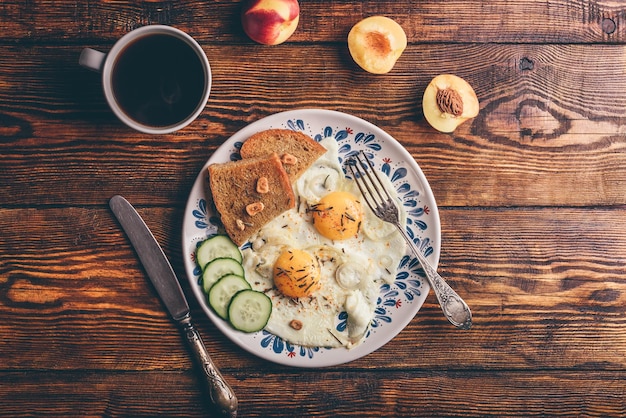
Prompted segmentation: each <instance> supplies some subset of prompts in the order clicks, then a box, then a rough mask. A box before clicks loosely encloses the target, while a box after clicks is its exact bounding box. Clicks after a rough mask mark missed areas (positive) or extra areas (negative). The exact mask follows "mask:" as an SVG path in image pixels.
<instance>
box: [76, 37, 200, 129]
mask: <svg viewBox="0 0 626 418" xmlns="http://www.w3.org/2000/svg"><path fill="white" fill-rule="evenodd" d="M79 64H80V65H82V66H83V67H85V68H88V69H91V70H93V71H97V72H100V73H102V86H103V88H104V95H105V98H106V100H107V102H108V104H109V106H110V107H111V109H112V110H113V112H114V113H115V114H116V115H117V117H118V118H119V119H120V120H121V121H122V122H124V123H125V124H126V125H128V126H130V127H131V128H133V129H136V130H137V131H140V132H145V133H150V134H166V133H170V132H174V131H177V130H179V129H181V128H184V127H185V126H187V125H189V124H190V123H191V122H193V121H194V120H195V119H196V118H197V117H198V115H200V113H201V112H202V111H203V109H204V107H205V106H206V103H207V100H208V99H209V93H210V91H211V81H212V78H211V67H210V65H209V60H208V59H207V56H206V54H205V53H204V51H203V49H202V47H200V45H198V43H197V42H196V41H195V40H194V39H193V38H192V37H191V36H189V35H188V34H186V33H185V32H183V31H181V30H179V29H176V28H173V27H171V26H165V25H149V26H143V27H141V28H139V29H135V30H133V31H132V32H129V33H127V34H126V35H124V36H123V37H122V38H120V39H119V40H118V41H117V42H116V43H115V45H113V48H111V50H110V51H109V52H108V53H103V52H100V51H96V50H94V49H91V48H85V49H83V51H82V53H81V55H80V59H79Z"/></svg>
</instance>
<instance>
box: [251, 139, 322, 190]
mask: <svg viewBox="0 0 626 418" xmlns="http://www.w3.org/2000/svg"><path fill="white" fill-rule="evenodd" d="M239 152H240V154H241V158H244V159H246V158H252V157H259V156H263V155H268V154H271V153H274V152H275V153H277V154H278V156H279V157H280V158H281V161H282V162H283V166H284V167H285V171H287V174H288V175H289V179H290V180H291V182H292V183H293V182H295V181H296V180H297V179H298V178H299V177H300V175H302V173H304V172H305V171H306V169H307V168H309V167H310V166H311V164H313V163H314V162H315V160H317V159H318V158H319V157H320V156H322V155H323V154H324V153H325V152H326V148H324V147H323V146H322V145H320V143H319V142H317V141H315V140H314V139H313V138H311V137H310V136H308V135H306V134H304V133H302V132H298V131H292V130H290V129H268V130H265V131H261V132H258V133H256V134H254V135H252V136H251V137H250V138H248V139H247V140H246V141H245V142H244V143H243V145H242V147H241V150H240V151H239ZM290 156H293V157H295V161H294V160H293V159H291V158H290Z"/></svg>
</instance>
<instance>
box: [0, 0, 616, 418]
mask: <svg viewBox="0 0 626 418" xmlns="http://www.w3.org/2000/svg"><path fill="white" fill-rule="evenodd" d="M239 9H240V3H239V1H187V0H180V1H142V2H138V1H116V2H112V1H103V0H100V1H83V2H76V1H68V0H59V1H55V2H49V1H43V0H32V1H27V2H24V1H22V0H5V1H3V2H2V3H1V4H0V26H1V27H2V33H1V34H0V155H1V156H2V157H1V160H0V161H1V162H0V230H1V231H2V233H1V235H0V356H1V360H0V364H1V366H0V414H2V415H6V416H12V417H16V416H59V417H67V416H107V417H112V416H157V415H162V416H201V415H211V414H212V410H211V409H210V407H209V406H208V404H207V401H206V397H205V396H204V394H203V391H202V390H201V387H200V379H199V377H198V373H197V370H196V369H195V368H194V365H193V363H192V360H191V357H190V355H189V351H188V350H187V348H186V347H185V345H184V344H183V341H182V339H181V336H180V334H179V333H178V331H177V329H176V327H175V325H174V323H173V322H172V321H171V320H170V318H169V317H168V315H167V313H166V312H165V311H164V309H163V306H162V305H161V303H160V301H159V300H158V299H157V297H156V295H155V293H154V291H153V289H152V287H151V285H150V283H149V282H148V280H147V277H146V275H145V273H144V270H143V269H142V267H141V265H140V264H139V261H138V259H137V257H136V254H135V252H134V251H133V249H132V247H131V246H130V243H129V241H128V240H127V238H126V236H125V234H124V233H123V232H122V231H121V230H120V227H119V225H118V223H117V222H116V221H115V219H114V218H113V216H112V214H111V212H110V210H109V208H108V204H107V203H108V200H109V198H110V197H111V196H113V195H115V194H122V195H124V196H125V197H126V198H127V199H128V200H130V201H131V202H132V203H133V204H135V205H136V206H137V208H138V209H139V212H140V214H141V215H142V216H144V217H145V219H146V221H147V223H148V225H149V226H150V227H151V229H152V230H153V232H154V234H155V236H156V237H157V239H158V240H159V241H160V243H161V244H162V245H163V247H164V250H165V252H166V253H167V255H168V256H169V258H170V259H171V260H172V264H173V266H174V269H175V270H176V271H177V273H178V274H179V275H180V277H181V279H182V280H181V282H182V284H183V288H184V290H185V292H186V293H187V294H188V295H189V296H190V297H189V300H190V304H191V307H192V315H193V316H194V317H195V319H196V323H197V326H198V328H199V330H200V333H201V335H202V336H203V337H204V340H205V342H207V345H208V346H209V350H210V352H211V354H212V357H213V359H214V361H215V362H216V363H217V365H218V366H219V368H220V370H221V371H222V373H223V374H224V376H225V377H226V378H227V379H228V381H229V382H230V384H231V385H232V387H233V388H234V390H235V392H236V393H237V395H238V398H239V405H240V407H239V413H240V416H257V417H260V416H264V417H265V416H359V417H361V416H371V417H378V416H411V417H417V416H424V417H434V416H446V415H451V416H525V417H528V416H553V415H557V416H568V417H570V416H620V415H622V416H623V415H625V414H626V406H625V403H624V393H625V392H626V315H625V313H626V267H625V265H626V235H625V233H624V231H625V230H626V137H625V133H626V118H625V116H626V41H625V39H626V29H625V25H624V15H625V14H626V5H624V4H622V3H621V2H616V1H614V2H607V1H604V2H602V1H591V2H577V1H567V0H564V1H555V0H554V1H552V0H550V1H532V0H520V1H516V2H510V1H505V0H491V1H456V0H450V1H445V2H442V1H434V0H424V1H419V2H413V1H408V0H394V1H388V0H385V1H381V0H372V1H346V0H335V1H330V2H324V1H320V0H311V1H302V4H301V9H302V11H301V21H300V24H299V27H298V30H297V32H296V33H295V35H294V36H293V37H292V38H290V39H289V41H288V42H287V43H285V44H282V45H279V46H271V47H268V46H262V45H258V44H255V43H253V42H252V41H250V40H249V39H248V38H247V37H246V36H245V35H244V33H243V31H242V29H241V26H240V23H239V17H238V13H239ZM376 14H382V15H386V16H388V17H391V18H393V19H395V20H396V21H397V22H398V23H400V24H401V26H402V27H403V28H404V30H405V31H406V33H407V36H408V39H409V46H408V47H407V49H406V51H405V52H404V54H403V55H402V57H401V58H400V60H399V62H398V63H397V65H396V67H395V68H394V69H393V71H392V72H390V73H389V74H387V75H372V74H368V73H366V72H364V71H362V70H360V69H359V68H358V67H357V66H356V65H355V64H354V63H353V61H352V59H351V57H350V56H349V54H348V50H347V45H346V37H347V33H348V31H349V30H350V28H351V26H352V25H353V24H354V23H356V22H357V21H358V20H359V19H361V18H363V17H367V16H370V15H376ZM153 23H162V24H168V25H172V26H175V27H177V28H180V29H182V30H184V31H187V32H188V33H189V34H191V35H192V36H194V37H195V38H196V39H197V40H198V41H199V43H200V44H201V45H202V47H203V48H204V50H205V51H206V54H207V55H208V57H209V60H210V61H211V66H212V70H213V76H214V84H213V88H212V92H211V97H210V99H209V102H208V104H207V106H206V109H205V110H204V112H203V113H202V115H201V116H200V117H199V119H198V120H196V121H195V122H194V123H193V124H192V125H190V126H189V127H187V128H185V129H183V130H181V131H179V132H177V133H175V134H170V135H163V136H151V135H146V134H140V133H137V132H134V131H132V130H130V129H129V128H127V127H125V126H124V125H123V124H122V123H121V122H119V121H118V120H117V119H116V118H115V117H114V115H113V114H112V113H111V111H110V110H109V108H108V106H107V105H106V102H105V100H104V97H103V94H102V90H101V86H100V84H99V76H98V75H97V74H95V73H92V72H89V71H86V70H84V69H82V68H80V67H79V66H78V64H77V61H78V55H79V53H80V51H81V49H82V48H83V47H85V46H89V47H94V48H97V49H101V50H107V49H108V48H110V47H111V46H112V44H113V43H114V41H115V40H116V39H118V38H119V37H121V36H122V35H123V34H125V33H127V32H128V31H130V30H132V29H134V28H137V27H139V26H142V25H147V24H153ZM441 73H453V74H457V75H459V76H461V77H463V78H465V79H466V80H468V81H469V82H470V83H471V84H472V86H473V87H474V88H475V90H476V93H477V95H478V98H479V100H480V102H481V112H480V114H479V116H478V117H477V118H476V119H474V120H473V121H471V122H468V123H466V124H464V125H462V126H461V127H460V128H459V129H457V131H456V132H454V133H453V134H441V133H437V132H435V131H434V130H433V129H432V128H430V127H429V125H428V124H427V123H426V122H425V120H424V118H423V115H422V109H421V98H422V93H423V91H424V89H425V87H426V85H427V84H428V82H429V81H430V80H431V79H432V78H433V77H434V76H435V75H437V74H441ZM297 108H323V109H332V110H339V111H342V112H346V113H349V114H352V115H355V116H358V117H361V118H363V119H366V120H368V121H370V122H372V123H374V124H376V125H377V126H379V127H380V128H382V129H384V130H385V131H387V132H388V133H390V134H391V135H392V136H394V137H395V138H396V139H397V140H398V141H400V142H401V143H402V144H403V145H404V147H405V148H406V149H407V150H408V151H409V152H410V153H411V154H412V155H413V156H414V158H415V160H416V161H417V162H418V163H419V165H420V167H421V168H422V170H423V171H424V173H425V175H426V176H427V178H428V180H429V182H430V185H431V187H432V189H433V191H434V195H435V197H436V199H437V203H438V205H439V212H440V216H441V226H442V246H441V259H440V263H439V271H440V273H441V274H442V275H443V276H444V277H446V278H447V279H448V280H449V282H450V283H451V284H452V285H453V287H454V288H455V289H457V291H458V292H459V294H461V295H462V296H463V297H464V298H465V299H466V300H467V302H468V303H469V305H470V306H471V307H472V310H473V314H474V326H473V328H472V329H471V330H470V331H466V332H464V331H459V330H457V329H454V328H453V327H452V326H450V325H449V324H448V323H447V322H446V320H445V319H444V318H443V316H442V315H441V312H440V309H439V307H438V305H437V303H436V300H435V298H434V296H433V294H432V293H431V294H430V295H429V296H428V298H427V300H426V303H425V304H424V305H423V307H422V309H421V310H420V311H419V313H418V314H417V315H416V316H415V318H414V319H413V320H412V321H411V322H410V324H409V325H408V326H407V327H406V328H405V329H404V330H403V331H402V332H401V333H400V334H399V335H398V336H397V337H396V338H394V339H393V340H392V341H391V342H389V343H388V344H386V345H385V346H384V347H382V348H381V349H379V350H377V351H376V352H374V353H372V354H370V355H368V356H366V357H364V358H361V359H358V360H356V361H354V362H351V363H348V364H345V365H340V366H333V367H329V368H322V369H300V368H290V367H286V366H280V365H275V364H273V363H270V362H267V361H264V360H261V359H258V358H256V357H254V356H252V355H250V354H249V353H247V352H246V351H244V350H242V349H241V348H239V347H238V346H237V345H235V344H234V343H232V342H231V341H230V340H229V339H228V338H226V337H225V336H224V335H223V334H222V333H221V332H220V331H218V330H217V328H216V327H215V326H214V325H213V323H212V322H211V321H210V320H209V319H208V318H207V316H206V315H205V314H204V312H203V311H202V310H201V309H200V306H199V304H198V303H197V302H196V300H195V299H193V298H192V297H191V292H190V289H189V285H188V282H187V280H186V279H184V278H185V272H184V268H183V256H182V249H181V246H182V245H181V244H182V243H181V223H182V216H183V213H184V208H185V204H186V201H187V197H188V195H189V191H190V188H191V186H192V184H193V182H194V180H195V178H196V176H197V174H198V172H199V170H200V169H201V168H202V166H203V165H204V163H205V162H206V161H207V159H208V158H209V157H210V156H211V155H212V153H213V152H214V151H215V150H216V148H217V147H218V146H219V145H220V144H222V143H223V142H224V141H225V140H226V139H227V138H228V137H229V136H231V135H232V134H234V133H235V132H237V131H238V130H239V129H241V128H243V127H245V126H246V125H248V124H249V123H251V122H254V121H256V120H258V119H260V118H263V117H265V116H267V115H270V114H273V113H275V112H278V111H284V110H292V109H297Z"/></svg>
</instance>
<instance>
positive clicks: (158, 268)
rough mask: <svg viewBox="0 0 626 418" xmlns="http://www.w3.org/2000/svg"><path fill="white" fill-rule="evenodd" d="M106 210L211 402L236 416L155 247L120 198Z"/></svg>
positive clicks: (225, 387)
mask: <svg viewBox="0 0 626 418" xmlns="http://www.w3.org/2000/svg"><path fill="white" fill-rule="evenodd" d="M109 206H110V207H111V210H112V211H113V213H114V214H115V216H116V218H117V220H118V221H119V223H120V225H122V229H124V231H125V232H126V235H128V238H129V239H130V242H131V243H132V245H133V247H134V248H135V251H136V252H137V255H138V256H139V259H140V260H141V264H143V267H144V269H145V270H146V273H148V277H149V278H150V281H152V284H153V285H154V287H155V289H156V291H157V293H158V294H159V296H160V297H161V300H162V301H163V304H164V305H165V307H166V308H167V310H168V311H169V313H170V315H171V316H172V318H173V319H174V321H176V323H177V324H178V326H179V327H180V329H181V331H182V333H183V335H184V337H185V339H186V340H187V342H188V343H189V346H190V347H191V349H192V352H193V354H194V357H195V360H196V361H197V362H198V363H199V364H200V365H201V366H202V370H203V375H204V377H205V378H206V381H207V383H208V388H209V394H210V396H211V401H212V402H213V403H214V404H215V406H216V407H217V408H218V409H219V410H220V412H221V413H222V414H223V415H225V416H230V417H235V416H237V397H236V396H235V394H234V392H233V390H232V388H231V387H230V386H229V385H228V383H226V381H225V380H224V378H223V377H222V375H221V374H220V372H219V371H218V370H217V368H216V367H215V365H214V364H213V361H212V360H211V357H210V356H209V353H208V352H207V350H206V347H205V346H204V343H203V342H202V339H201V338H200V334H199V333H198V331H197V330H196V329H195V327H194V326H193V324H192V322H191V315H190V312H189V305H188V304H187V300H186V299H185V295H184V294H183V290H182V289H181V287H180V284H179V283H178V279H177V278H176V274H175V273H174V270H173V269H172V266H171V264H170V263H169V261H168V260H167V257H166V256H165V253H164V252H163V250H162V249H161V247H160V246H159V243H158V242H157V241H156V239H155V238H154V235H152V232H150V229H148V226H147V225H146V224H145V222H144V221H143V219H141V216H139V214H138V213H137V211H136V210H135V208H133V206H132V205H131V204H130V203H128V201H127V200H126V199H124V198H123V197H122V196H113V197H112V198H111V200H110V201H109Z"/></svg>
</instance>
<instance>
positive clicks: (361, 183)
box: [348, 157, 378, 214]
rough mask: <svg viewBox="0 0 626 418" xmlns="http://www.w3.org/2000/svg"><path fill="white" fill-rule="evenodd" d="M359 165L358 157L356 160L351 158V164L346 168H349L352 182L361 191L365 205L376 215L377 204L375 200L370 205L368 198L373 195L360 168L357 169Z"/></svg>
mask: <svg viewBox="0 0 626 418" xmlns="http://www.w3.org/2000/svg"><path fill="white" fill-rule="evenodd" d="M359 164H360V161H359V159H358V157H356V158H355V157H353V159H352V161H351V164H349V165H348V168H350V171H351V172H352V177H354V181H355V182H356V185H357V187H358V188H359V190H360V191H361V195H363V199H365V203H367V206H369V207H370V209H371V210H372V212H374V213H375V214H376V213H377V212H376V209H377V206H378V204H377V203H376V200H374V201H373V203H372V201H371V199H370V196H373V195H372V192H371V190H370V188H369V185H368V184H367V182H366V181H365V178H364V177H363V175H364V174H363V171H362V170H361V167H359ZM355 170H356V171H355Z"/></svg>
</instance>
